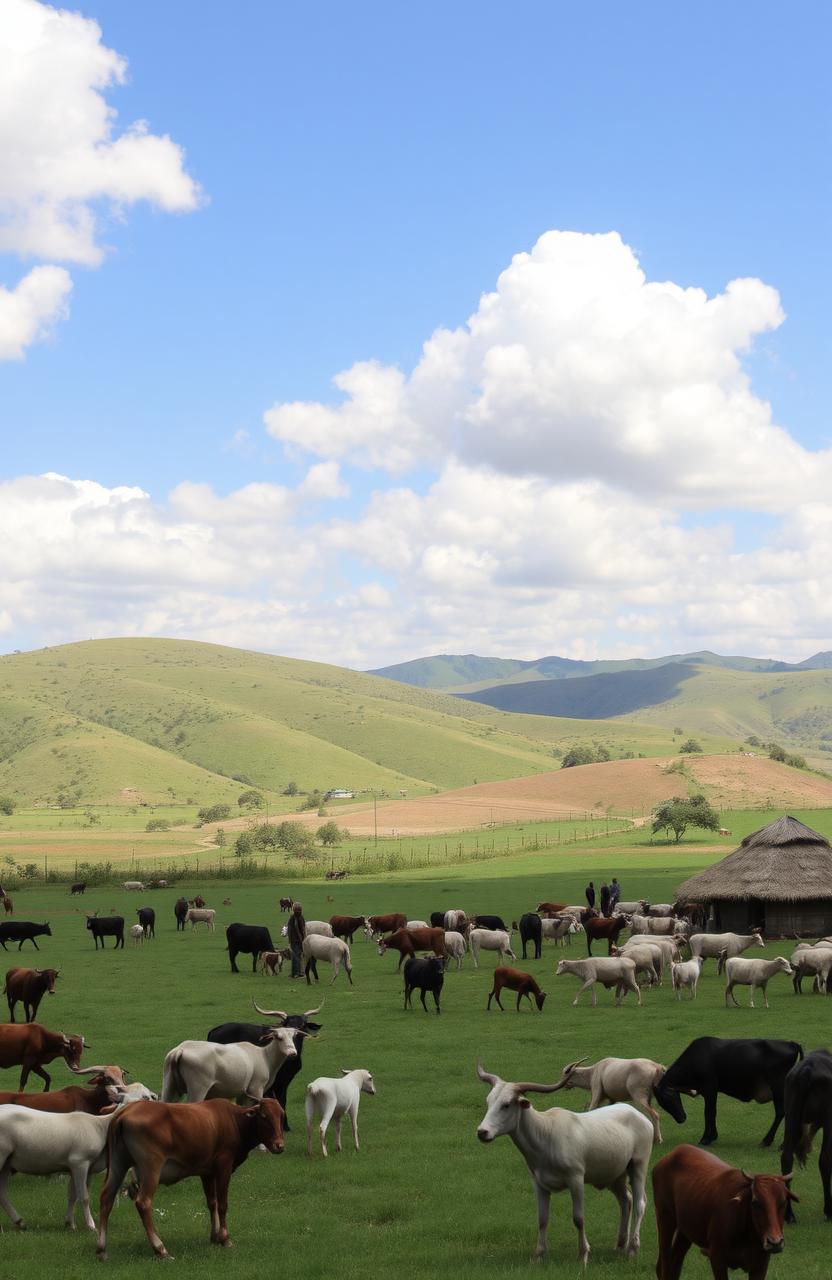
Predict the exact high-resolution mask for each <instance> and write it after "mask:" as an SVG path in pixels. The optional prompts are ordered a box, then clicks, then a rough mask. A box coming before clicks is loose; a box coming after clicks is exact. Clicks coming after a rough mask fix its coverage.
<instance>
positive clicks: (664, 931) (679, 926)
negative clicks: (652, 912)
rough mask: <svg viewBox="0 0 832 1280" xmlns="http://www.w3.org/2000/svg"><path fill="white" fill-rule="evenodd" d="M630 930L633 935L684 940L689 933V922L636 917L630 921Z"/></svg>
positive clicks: (658, 917) (659, 917)
mask: <svg viewBox="0 0 832 1280" xmlns="http://www.w3.org/2000/svg"><path fill="white" fill-rule="evenodd" d="M630 928H631V929H632V931H633V933H643V934H648V935H649V936H652V935H654V934H655V935H656V936H657V937H660V938H669V937H675V936H678V937H680V938H684V936H685V935H686V934H687V931H688V925H687V921H686V920H676V919H675V918H674V917H673V916H640V915H635V916H632V917H631V919H630Z"/></svg>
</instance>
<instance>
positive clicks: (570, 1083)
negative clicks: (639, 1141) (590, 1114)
mask: <svg viewBox="0 0 832 1280" xmlns="http://www.w3.org/2000/svg"><path fill="white" fill-rule="evenodd" d="M585 1061H586V1059H585V1058H578V1060H577V1062H570V1063H568V1064H567V1066H565V1067H564V1068H563V1071H562V1072H561V1077H560V1080H559V1081H558V1085H557V1087H558V1088H559V1089H588V1090H589V1093H590V1098H589V1107H588V1110H589V1111H596V1110H597V1109H598V1107H605V1106H606V1105H607V1104H608V1103H610V1102H629V1103H630V1104H631V1105H632V1106H634V1107H641V1108H643V1109H644V1110H645V1111H646V1112H647V1114H648V1115H649V1117H650V1120H651V1122H652V1124H653V1136H654V1138H655V1140H656V1142H661V1140H662V1130H661V1125H660V1123H659V1113H658V1111H657V1110H656V1109H655V1107H653V1106H652V1105H651V1102H650V1099H651V1098H652V1097H653V1090H654V1089H655V1088H656V1085H657V1084H659V1083H660V1081H661V1078H662V1076H663V1075H664V1073H665V1071H667V1067H664V1066H662V1064H661V1063H660V1062H654V1061H653V1059H652V1058H601V1059H600V1060H599V1061H598V1062H596V1063H594V1064H593V1066H591V1067H582V1066H581V1063H582V1062H585Z"/></svg>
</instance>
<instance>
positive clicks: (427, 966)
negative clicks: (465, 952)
mask: <svg viewBox="0 0 832 1280" xmlns="http://www.w3.org/2000/svg"><path fill="white" fill-rule="evenodd" d="M444 970H445V962H444V960H443V959H442V958H441V956H425V958H424V959H423V960H419V959H417V958H416V956H411V957H410V959H409V960H408V961H407V962H406V964H405V966H404V1007H405V1009H412V1008H413V1003H412V999H411V997H412V996H413V992H414V991H417V990H418V992H419V995H420V997H421V1001H422V1008H423V1009H424V1011H425V1013H427V1011H428V1007H427V1005H426V1004H425V992H426V991H432V992H433V999H434V1003H435V1004H436V1012H437V1013H441V1012H442V1010H441V1009H440V1008H439V997H440V995H441V994H442V986H443V984H444V981H445V971H444Z"/></svg>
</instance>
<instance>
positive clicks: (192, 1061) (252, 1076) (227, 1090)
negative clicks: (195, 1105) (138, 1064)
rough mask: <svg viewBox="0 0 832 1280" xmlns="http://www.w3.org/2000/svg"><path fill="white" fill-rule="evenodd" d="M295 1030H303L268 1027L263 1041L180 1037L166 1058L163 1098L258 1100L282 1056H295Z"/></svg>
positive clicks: (302, 1033) (267, 1085)
mask: <svg viewBox="0 0 832 1280" xmlns="http://www.w3.org/2000/svg"><path fill="white" fill-rule="evenodd" d="M298 1035H300V1036H302V1035H306V1032H305V1031H298V1030H296V1029H294V1028H291V1027H271V1028H270V1029H269V1030H268V1031H265V1032H264V1033H263V1039H264V1041H265V1044H262V1045H257V1044H247V1043H245V1042H243V1041H238V1042H236V1043H234V1044H214V1043H213V1042H212V1041H210V1040H183V1041H182V1043H181V1044H178V1045H177V1046H176V1048H175V1049H171V1051H170V1053H169V1054H168V1055H167V1057H166V1058H165V1070H164V1076H163V1080H162V1102H179V1100H180V1098H182V1097H183V1096H184V1095H185V1094H187V1095H188V1101H189V1102H203V1101H204V1100H205V1098H231V1099H232V1100H233V1099H235V1098H236V1099H238V1100H239V1101H240V1102H241V1103H245V1102H246V1101H251V1099H252V1098H256V1099H257V1100H258V1101H259V1100H260V1099H261V1098H262V1097H263V1094H264V1093H265V1092H266V1090H267V1089H268V1088H269V1087H270V1085H271V1083H272V1081H273V1080H274V1078H275V1076H276V1075H277V1073H278V1071H279V1070H280V1067H281V1066H282V1065H283V1063H284V1061H285V1060H286V1058H296V1057H297V1052H298V1051H297V1049H296V1048H295V1044H294V1037H295V1036H298Z"/></svg>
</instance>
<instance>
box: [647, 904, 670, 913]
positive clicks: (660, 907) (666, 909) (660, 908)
mask: <svg viewBox="0 0 832 1280" xmlns="http://www.w3.org/2000/svg"><path fill="white" fill-rule="evenodd" d="M647 914H648V916H672V915H673V903H672V902H654V903H653V904H652V906H649V907H648V908H647Z"/></svg>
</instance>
